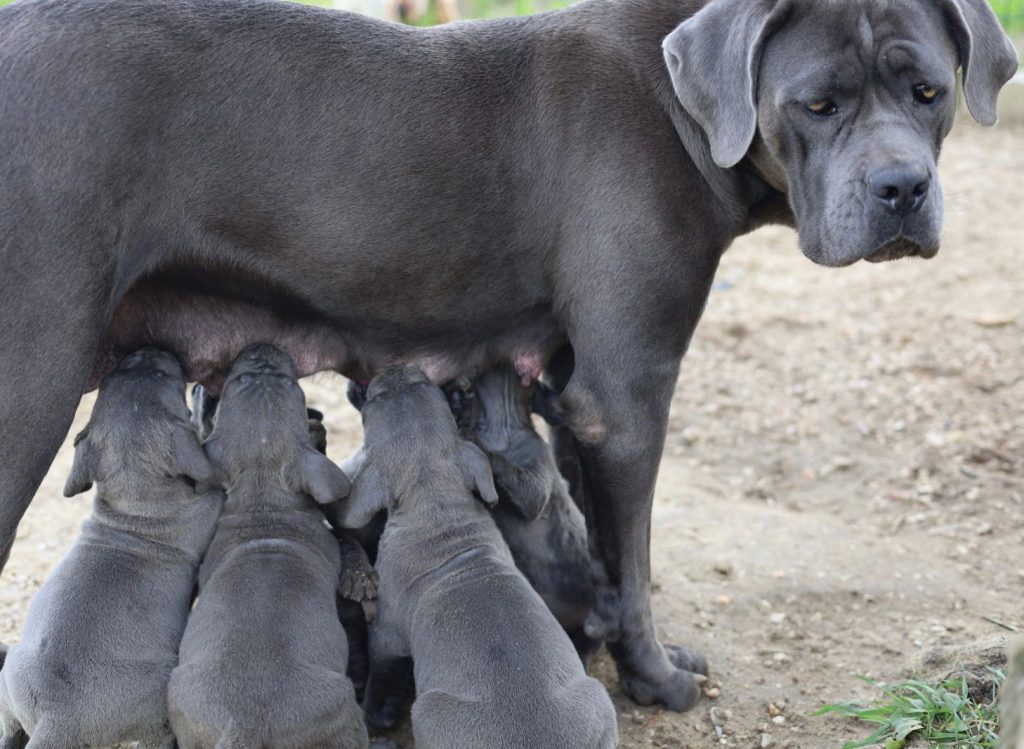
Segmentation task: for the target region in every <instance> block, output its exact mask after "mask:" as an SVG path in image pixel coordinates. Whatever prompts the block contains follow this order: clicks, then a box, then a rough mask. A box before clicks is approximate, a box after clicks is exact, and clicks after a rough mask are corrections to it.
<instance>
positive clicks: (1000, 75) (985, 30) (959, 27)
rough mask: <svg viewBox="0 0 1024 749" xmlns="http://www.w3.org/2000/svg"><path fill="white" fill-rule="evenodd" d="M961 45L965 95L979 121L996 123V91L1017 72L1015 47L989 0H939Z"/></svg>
mask: <svg viewBox="0 0 1024 749" xmlns="http://www.w3.org/2000/svg"><path fill="white" fill-rule="evenodd" d="M942 4H943V5H944V6H945V9H946V13H947V15H948V16H949V18H950V20H951V22H952V24H953V31H954V38H955V39H956V43H957V47H958V48H959V49H960V65H961V67H963V70H964V84H963V85H964V98H965V99H966V100H967V108H968V109H969V110H970V112H971V116H972V117H974V119H975V120H977V121H978V122H979V123H980V124H982V125H986V126H990V125H994V124H995V123H996V116H997V114H998V112H997V107H996V105H997V103H998V100H999V91H1000V89H1002V87H1003V84H1005V83H1006V82H1007V81H1009V80H1010V79H1011V78H1013V76H1014V74H1015V73H1016V72H1017V66H1018V59H1017V50H1016V49H1014V47H1013V44H1012V43H1011V42H1010V39H1009V37H1008V36H1007V35H1006V32H1005V31H1003V27H1002V25H1000V23H999V19H998V18H997V17H996V14H995V12H994V11H993V10H992V6H990V5H989V4H988V0H942Z"/></svg>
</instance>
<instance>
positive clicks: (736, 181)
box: [568, 0, 796, 240]
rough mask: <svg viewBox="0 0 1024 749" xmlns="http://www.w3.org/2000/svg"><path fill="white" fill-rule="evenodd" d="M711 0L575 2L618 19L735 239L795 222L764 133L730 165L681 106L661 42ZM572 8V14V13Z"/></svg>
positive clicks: (622, 42)
mask: <svg viewBox="0 0 1024 749" xmlns="http://www.w3.org/2000/svg"><path fill="white" fill-rule="evenodd" d="M708 2H709V0H590V2H584V3H580V5H578V6H575V8H578V9H579V10H578V12H579V13H580V15H581V16H585V15H589V14H593V16H594V17H597V18H602V19H605V20H606V21H607V20H608V19H614V23H612V24H607V23H605V24H602V26H603V27H604V28H614V29H615V33H616V35H617V38H616V39H615V40H614V42H615V47H616V49H617V51H618V52H619V53H621V54H623V55H625V56H626V57H628V58H629V59H630V61H631V62H632V64H633V66H634V68H635V69H636V70H637V71H638V72H639V74H640V76H641V77H642V79H643V80H644V81H646V82H647V85H648V87H649V88H650V90H651V92H652V93H653V94H654V97H655V98H656V100H657V102H658V104H659V105H660V106H661V109H662V110H663V111H664V112H665V113H666V115H667V116H668V118H669V120H670V121H671V122H672V125H673V126H674V127H675V130H676V134H677V135H678V137H679V140H680V141H681V142H682V145H683V147H684V148H685V149H686V152H687V154H688V155H689V156H690V159H691V160H692V161H693V164H694V166H695V167H696V168H697V170H698V171H699V172H700V174H701V176H702V177H703V179H704V182H705V183H706V185H707V187H708V189H709V190H710V191H711V193H712V194H713V195H714V196H715V200H714V201H712V205H711V209H712V210H713V211H714V214H715V216H716V218H717V219H718V222H719V224H720V225H721V226H722V229H723V233H724V234H725V235H726V236H727V237H728V238H729V239H730V240H731V239H732V238H735V237H737V236H740V235H742V234H745V233H747V232H749V231H752V230H754V229H756V228H757V227H759V226H763V225H765V224H771V223H781V224H785V225H788V226H795V225H796V224H795V219H794V217H793V213H792V210H791V209H790V207H789V203H788V200H787V199H786V194H785V185H786V181H785V175H784V174H783V173H782V172H781V170H780V168H779V165H778V163H777V162H776V161H775V160H774V159H773V158H772V157H771V156H770V155H769V154H768V152H767V151H766V150H765V149H764V147H763V144H762V143H761V141H760V137H758V138H757V139H756V140H755V143H754V144H753V145H752V148H751V152H750V153H749V154H748V156H747V158H746V159H744V160H743V161H742V162H740V164H738V165H737V166H735V167H732V168H729V169H723V168H722V167H720V166H718V165H717V164H716V163H715V162H714V159H713V158H712V157H711V147H710V145H709V144H708V139H707V135H706V134H705V133H704V131H703V130H702V129H701V128H700V126H699V125H697V123H696V122H695V121H694V119H693V118H692V117H690V115H689V114H688V113H687V112H686V111H685V110H684V109H683V107H682V105H681V104H680V102H679V99H678V98H677V97H676V94H675V91H674V89H673V87H672V81H671V79H670V78H669V74H668V68H667V67H666V66H665V60H664V56H663V54H662V47H661V45H662V42H663V41H664V39H665V37H667V36H668V35H669V34H670V33H671V32H672V31H673V30H674V29H675V28H676V27H677V26H678V25H679V24H680V23H682V22H683V21H685V20H686V19H688V18H690V17H691V16H693V15H694V14H695V13H697V12H698V11H699V10H701V9H702V8H703V7H704V6H705V5H707V3H708ZM573 10H575V9H570V10H569V11H568V12H573Z"/></svg>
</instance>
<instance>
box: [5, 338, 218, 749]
mask: <svg viewBox="0 0 1024 749" xmlns="http://www.w3.org/2000/svg"><path fill="white" fill-rule="evenodd" d="M93 483H95V484H96V499H95V503H94V505H93V511H92V514H91V515H90V516H89V518H88V519H87V520H86V521H85V523H84V524H83V526H82V535H81V537H80V538H79V539H78V540H77V541H76V542H75V545H74V546H73V547H72V548H71V551H70V552H68V555H67V556H66V557H65V558H64V560H63V561H62V562H61V563H60V566H58V567H57V569H56V571H55V572H54V573H53V574H52V575H51V576H50V579H49V580H48V581H47V582H46V584H45V585H44V586H43V588H42V590H40V591H39V593H38V594H37V595H36V597H35V600H34V601H33V602H32V607H31V609H30V611H29V615H28V620H27V622H26V624H25V631H24V634H23V636H22V639H21V642H20V643H19V644H18V645H16V646H14V647H13V648H11V651H10V654H9V655H8V657H7V662H6V663H5V664H4V667H3V670H2V671H0V746H3V747H16V746H18V745H19V744H18V739H17V733H18V732H19V731H24V732H25V733H27V734H28V735H29V737H30V738H31V740H32V744H31V745H32V746H41V747H76V746H79V747H81V746H95V747H103V746H110V745H112V744H115V743H120V742H128V741H140V742H142V745H143V746H146V747H164V748H166V749H169V747H170V746H172V744H173V737H172V736H171V732H170V727H169V725H168V716H167V707H166V705H167V683H168V679H169V677H170V675H171V670H172V669H173V668H174V666H175V664H176V663H177V653H178V643H179V640H180V639H181V635H182V632H183V630H184V629H185V622H186V618H187V617H188V611H189V608H190V606H191V604H192V593H193V589H194V587H195V581H196V573H197V571H198V568H199V563H200V560H201V558H202V555H203V552H204V551H205V550H206V547H207V545H208V544H209V542H210V539H211V537H212V536H213V532H214V526H215V523H216V521H217V516H218V515H219V513H220V510H221V506H222V503H223V494H222V492H221V491H220V487H219V484H217V483H216V482H215V473H214V469H213V468H212V467H211V465H210V463H209V462H208V460H207V458H206V455H205V454H204V453H203V449H202V448H201V447H200V445H199V438H198V436H197V434H196V433H195V431H194V429H193V428H192V425H191V423H190V422H189V413H188V408H187V407H186V405H185V380H184V376H183V373H182V369H181V367H180V366H179V364H178V362H177V361H176V360H175V358H174V357H173V356H171V355H170V354H167V353H164V352H161V351H156V350H143V351H139V352H137V353H135V354H132V355H131V356H129V357H127V358H126V359H124V361H122V362H121V364H120V365H119V366H118V368H117V369H116V370H115V371H114V372H113V373H111V374H109V375H107V377H105V378H104V380H103V382H102V384H101V385H100V393H99V397H98V398H97V400H96V405H95V407H94V408H93V413H92V418H91V419H90V420H89V424H88V426H86V428H85V430H84V431H83V432H82V433H81V434H79V435H78V437H77V439H76V440H75V460H74V465H73V467H72V469H71V475H70V476H69V477H68V480H67V485H66V486H65V489H64V493H65V494H67V495H68V496H71V495H74V494H78V493H80V492H84V491H86V490H87V489H88V488H89V487H90V486H91V485H92V484H93Z"/></svg>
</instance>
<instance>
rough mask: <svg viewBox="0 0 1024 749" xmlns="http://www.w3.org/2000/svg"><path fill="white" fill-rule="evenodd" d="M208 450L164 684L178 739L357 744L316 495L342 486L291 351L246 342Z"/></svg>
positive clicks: (332, 556) (235, 747) (331, 560)
mask: <svg viewBox="0 0 1024 749" xmlns="http://www.w3.org/2000/svg"><path fill="white" fill-rule="evenodd" d="M205 446H206V450H207V453H208V454H209V456H210V458H211V460H212V461H213V462H214V464H215V465H217V466H218V467H219V468H220V470H221V471H222V472H223V473H224V476H225V479H226V482H227V502H226V503H225V505H224V513H223V515H222V516H221V518H220V520H219V522H218V523H217V532H216V535H215V536H214V539H213V543H212V544H211V545H210V549H209V551H208V552H207V555H206V559H205V560H204V562H203V567H202V571H201V573H200V579H199V586H200V587H199V598H198V600H197V602H196V605H195V609H194V610H193V612H192V615H191V617H189V620H188V627H187V628H186V630H185V634H184V637H183V638H182V642H181V657H180V665H179V666H178V667H177V668H175V669H174V672H173V673H172V674H171V680H170V686H169V689H168V703H169V706H170V716H171V724H172V726H173V728H174V734H175V736H176V737H177V739H178V742H179V744H180V745H181V746H182V747H183V749H195V748H198V747H214V746H217V747H220V749H225V748H227V749H258V748H259V747H268V748H271V749H277V748H283V747H296V748H299V747H314V746H330V747H338V748H339V749H349V748H353V747H366V746H367V736H366V728H365V726H364V725H363V720H362V714H361V712H360V710H359V706H358V705H357V704H356V698H355V692H354V690H353V687H352V682H351V681H349V679H348V677H347V676H346V675H345V669H346V662H347V657H348V654H347V652H346V651H347V648H346V644H345V633H344V632H343V631H342V627H341V623H340V622H339V621H338V612H337V608H336V603H335V599H336V595H337V592H338V587H339V577H340V575H341V559H340V557H339V553H338V544H337V541H336V540H335V539H334V537H333V536H332V535H331V532H330V530H328V528H327V526H326V524H325V522H324V517H323V514H322V512H321V511H320V510H319V508H318V507H317V506H316V503H321V504H325V503H329V502H333V501H336V500H338V499H340V498H341V497H343V496H345V495H347V493H348V489H349V484H348V480H347V478H346V477H345V475H344V474H343V473H342V472H341V469H339V468H338V467H337V466H335V465H334V464H333V463H331V461H329V460H328V459H327V458H325V457H324V456H323V455H322V454H320V453H319V452H317V450H316V449H315V448H314V446H313V443H312V440H311V438H310V433H309V422H308V419H307V416H306V409H305V400H304V398H303V395H302V390H301V389H300V388H299V384H298V382H297V381H296V378H295V367H294V365H293V364H292V362H291V360H290V359H289V357H288V355H287V354H285V353H284V352H282V351H280V350H279V349H277V348H275V347H273V346H253V347H251V348H249V349H247V350H246V351H245V352H244V353H243V354H242V355H241V356H240V357H239V359H238V361H237V362H236V363H235V365H234V366H233V367H232V368H231V372H230V374H229V375H228V378H227V382H226V384H225V386H224V392H223V397H222V398H221V401H220V403H219V405H218V407H217V413H216V416H215V418H214V428H213V432H212V434H211V435H210V437H209V439H207V441H206V443H205Z"/></svg>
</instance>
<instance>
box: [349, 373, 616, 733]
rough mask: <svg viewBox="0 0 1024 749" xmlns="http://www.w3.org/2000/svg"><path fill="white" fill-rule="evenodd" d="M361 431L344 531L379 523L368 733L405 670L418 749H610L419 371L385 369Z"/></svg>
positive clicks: (473, 459)
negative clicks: (360, 458) (382, 516)
mask: <svg viewBox="0 0 1024 749" xmlns="http://www.w3.org/2000/svg"><path fill="white" fill-rule="evenodd" d="M363 430H364V434H365V443H364V446H363V447H364V455H365V460H364V462H363V464H362V466H361V468H360V470H359V473H358V475H357V477H356V479H355V484H354V487H353V490H352V495H351V496H350V497H349V499H348V501H347V502H346V503H345V505H344V511H343V517H344V519H345V525H347V526H350V527H353V528H361V527H363V526H365V525H366V524H367V523H368V522H369V521H370V520H371V519H372V518H373V517H374V516H375V515H376V514H377V513H378V512H380V511H381V510H383V509H386V510H387V511H388V519H387V524H386V526H385V528H384V535H383V536H382V537H381V540H380V548H379V551H378V555H377V563H376V566H377V571H378V573H379V574H380V599H379V602H378V610H377V618H376V620H375V621H374V622H373V624H372V626H371V629H370V678H369V681H368V683H367V686H366V698H365V700H364V702H363V708H364V709H365V710H366V718H367V722H368V723H370V724H371V725H373V726H390V725H393V724H394V722H395V720H396V719H397V717H398V708H399V707H400V706H401V705H402V702H403V697H404V694H405V689H406V686H407V682H408V674H409V670H410V666H411V667H412V668H413V669H414V672H415V673H414V675H415V682H416V702H415V703H414V704H413V709H412V727H413V734H414V735H415V739H416V746H417V747H422V749H457V748H460V747H465V748H466V749H476V748H477V747H489V748H490V749H532V748H533V747H559V748H560V749H607V748H608V747H613V746H615V745H616V744H617V739H618V732H617V730H616V724H615V708H614V707H613V706H612V703H611V699H609V697H608V693H607V692H606V691H605V689H604V687H603V686H602V685H601V683H600V682H599V681H597V680H596V679H593V678H591V677H589V676H587V675H586V673H585V672H584V670H583V666H582V664H581V663H580V661H579V658H578V657H577V656H576V652H575V651H574V649H573V646H572V643H571V642H570V641H569V638H568V637H567V636H566V635H565V633H564V632H563V631H562V628H561V627H560V626H559V624H558V622H557V621H556V620H555V618H554V616H553V615H552V614H551V612H550V611H549V610H548V608H547V607H546V606H545V605H544V602H543V601H542V600H541V598H540V596H538V595H537V593H536V591H534V590H533V588H531V587H530V585H529V583H527V582H526V579H525V578H524V577H523V575H522V573H520V572H519V570H517V569H516V566H515V563H514V562H513V560H512V555H511V554H510V553H509V550H508V546H506V545H505V542H504V540H503V539H502V537H501V533H500V531H499V530H498V528H497V526H496V525H495V523H494V520H493V518H491V516H490V514H489V513H488V511H487V509H486V508H485V507H484V505H483V503H482V502H481V501H480V500H481V499H482V500H483V501H484V502H486V503H487V504H490V505H493V504H494V503H496V502H497V501H498V494H497V490H496V489H495V486H494V481H493V478H492V476H491V470H490V466H489V465H488V462H487V458H486V457H485V456H484V454H483V453H482V452H481V451H480V449H479V448H478V447H476V446H475V445H474V444H473V443H471V442H468V441H466V440H463V439H461V438H460V436H459V433H458V429H457V428H456V425H455V420H454V418H453V417H452V414H451V412H450V411H449V409H448V403H447V401H446V400H445V397H444V394H443V393H442V392H441V390H439V389H438V388H437V387H435V386H434V385H432V384H431V383H430V381H429V380H428V379H427V377H426V376H425V375H424V374H423V373H422V372H421V371H420V370H419V369H418V368H416V367H412V366H407V367H404V368H398V367H394V368H390V369H388V370H386V371H385V372H384V373H383V374H381V375H378V376H377V377H376V378H374V380H373V381H372V383H371V384H370V389H369V391H368V393H367V400H366V404H365V405H364V406H363ZM474 491H475V492H476V493H477V494H478V495H479V498H478V497H477V496H475V495H474Z"/></svg>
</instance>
